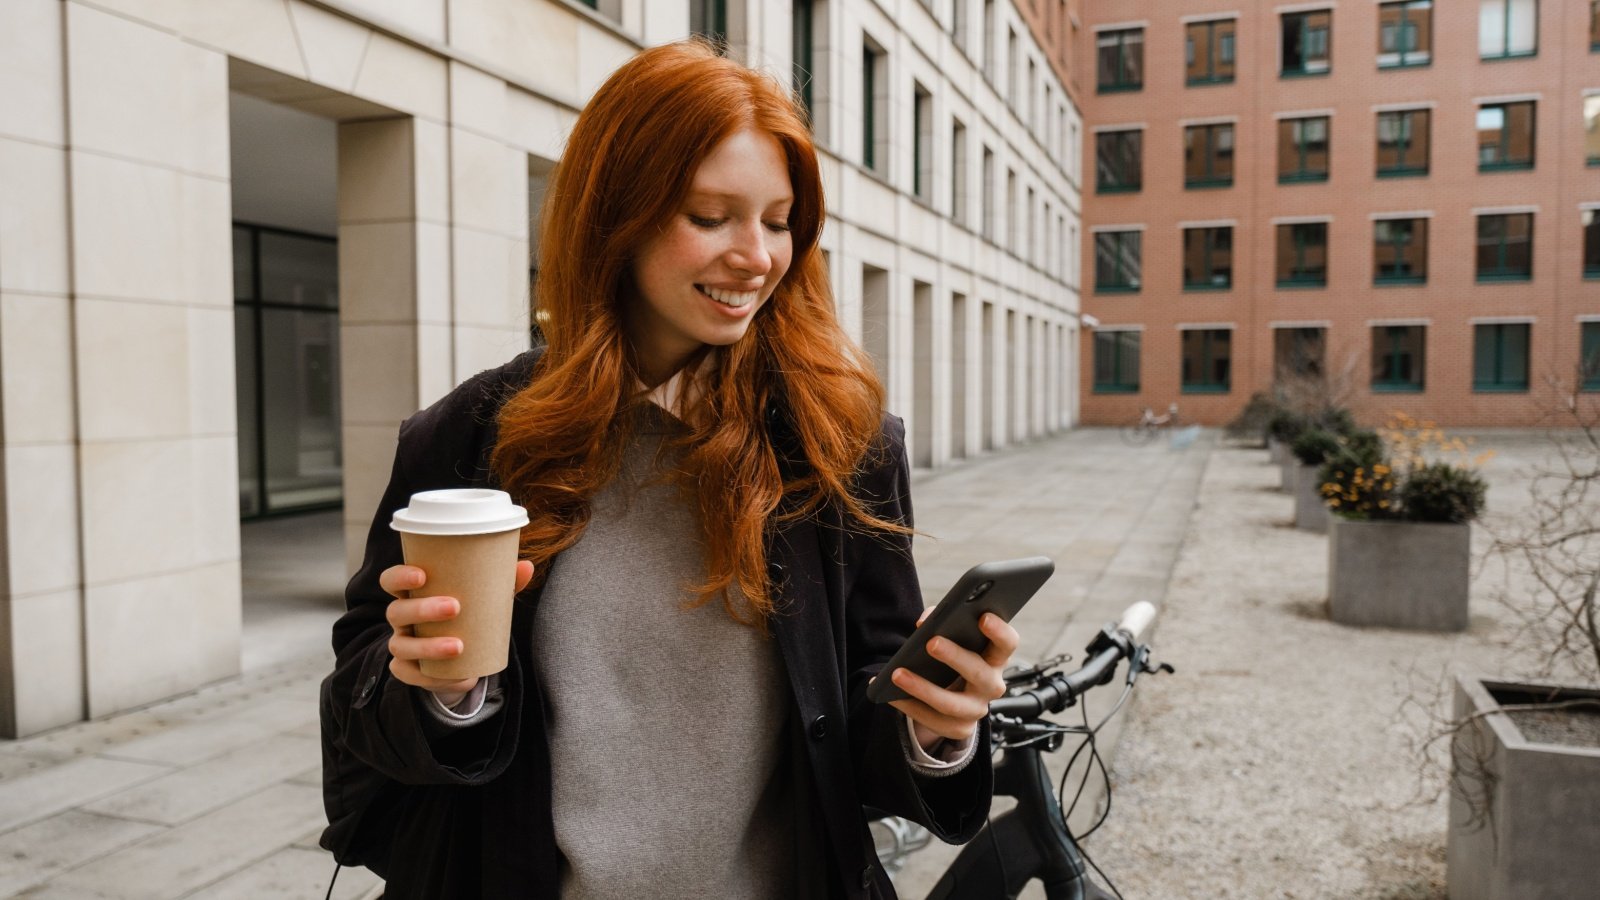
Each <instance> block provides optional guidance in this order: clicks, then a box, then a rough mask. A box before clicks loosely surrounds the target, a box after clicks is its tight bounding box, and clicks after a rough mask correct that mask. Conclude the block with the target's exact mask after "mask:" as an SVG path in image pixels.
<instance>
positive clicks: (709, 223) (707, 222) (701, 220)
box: [689, 215, 725, 228]
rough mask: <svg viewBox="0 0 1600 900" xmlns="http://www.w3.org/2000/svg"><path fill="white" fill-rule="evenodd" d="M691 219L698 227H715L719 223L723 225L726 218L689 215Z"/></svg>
mask: <svg viewBox="0 0 1600 900" xmlns="http://www.w3.org/2000/svg"><path fill="white" fill-rule="evenodd" d="M689 221H690V222H691V223H693V224H694V225H695V227H697V228H715V227H717V226H718V225H721V224H722V223H723V222H724V221H725V220H723V219H713V218H710V217H708V216H696V215H691V216H689Z"/></svg>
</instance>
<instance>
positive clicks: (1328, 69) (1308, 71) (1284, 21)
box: [1278, 6, 1333, 78]
mask: <svg viewBox="0 0 1600 900" xmlns="http://www.w3.org/2000/svg"><path fill="white" fill-rule="evenodd" d="M1320 15H1326V16H1327V17H1328V29H1327V34H1328V46H1327V50H1326V55H1325V57H1324V59H1325V64H1324V65H1323V67H1322V68H1320V69H1319V68H1312V67H1309V66H1307V65H1306V59H1305V53H1304V49H1303V48H1304V47H1305V45H1306V37H1307V35H1308V33H1309V31H1310V29H1309V28H1308V27H1307V26H1308V23H1309V22H1310V20H1311V18H1312V17H1313V16H1320ZM1291 19H1297V20H1299V32H1300V38H1299V41H1300V46H1301V48H1302V51H1301V60H1300V65H1299V66H1297V67H1294V68H1290V67H1289V65H1288V62H1289V61H1288V59H1286V58H1285V54H1286V53H1287V52H1288V43H1287V42H1285V41H1284V39H1283V35H1284V32H1285V31H1286V30H1287V26H1288V24H1289V20H1291ZM1332 73H1333V7H1331V6H1328V7H1324V8H1322V9H1307V10H1298V11H1295V12H1285V13H1280V14H1279V17H1278V77H1279V78H1317V77H1320V76H1323V75H1331V74H1332Z"/></svg>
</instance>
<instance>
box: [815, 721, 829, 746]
mask: <svg viewBox="0 0 1600 900" xmlns="http://www.w3.org/2000/svg"><path fill="white" fill-rule="evenodd" d="M811 736H812V737H814V738H816V739H817V740H819V741H820V740H822V739H823V738H825V737H827V736H828V717H827V716H817V717H816V718H815V719H812V720H811Z"/></svg>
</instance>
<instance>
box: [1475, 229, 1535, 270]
mask: <svg viewBox="0 0 1600 900" xmlns="http://www.w3.org/2000/svg"><path fill="white" fill-rule="evenodd" d="M1477 251H1478V252H1477V257H1478V281H1479V282H1485V283H1492V282H1503V281H1531V280H1532V279H1533V213H1501V214H1492V215H1481V216H1478V247H1477Z"/></svg>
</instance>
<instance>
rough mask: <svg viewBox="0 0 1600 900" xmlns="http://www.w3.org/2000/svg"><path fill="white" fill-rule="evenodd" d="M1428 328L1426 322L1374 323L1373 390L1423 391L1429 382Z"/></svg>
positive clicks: (1393, 391) (1383, 391)
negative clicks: (1409, 323)
mask: <svg viewBox="0 0 1600 900" xmlns="http://www.w3.org/2000/svg"><path fill="white" fill-rule="evenodd" d="M1427 341H1428V329H1427V327H1426V326H1424V325H1374V326H1373V327H1372V390H1373V392H1374V393H1381V394H1420V393H1422V391H1423V389H1424V387H1425V385H1426V374H1427V346H1428V344H1427Z"/></svg>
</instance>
